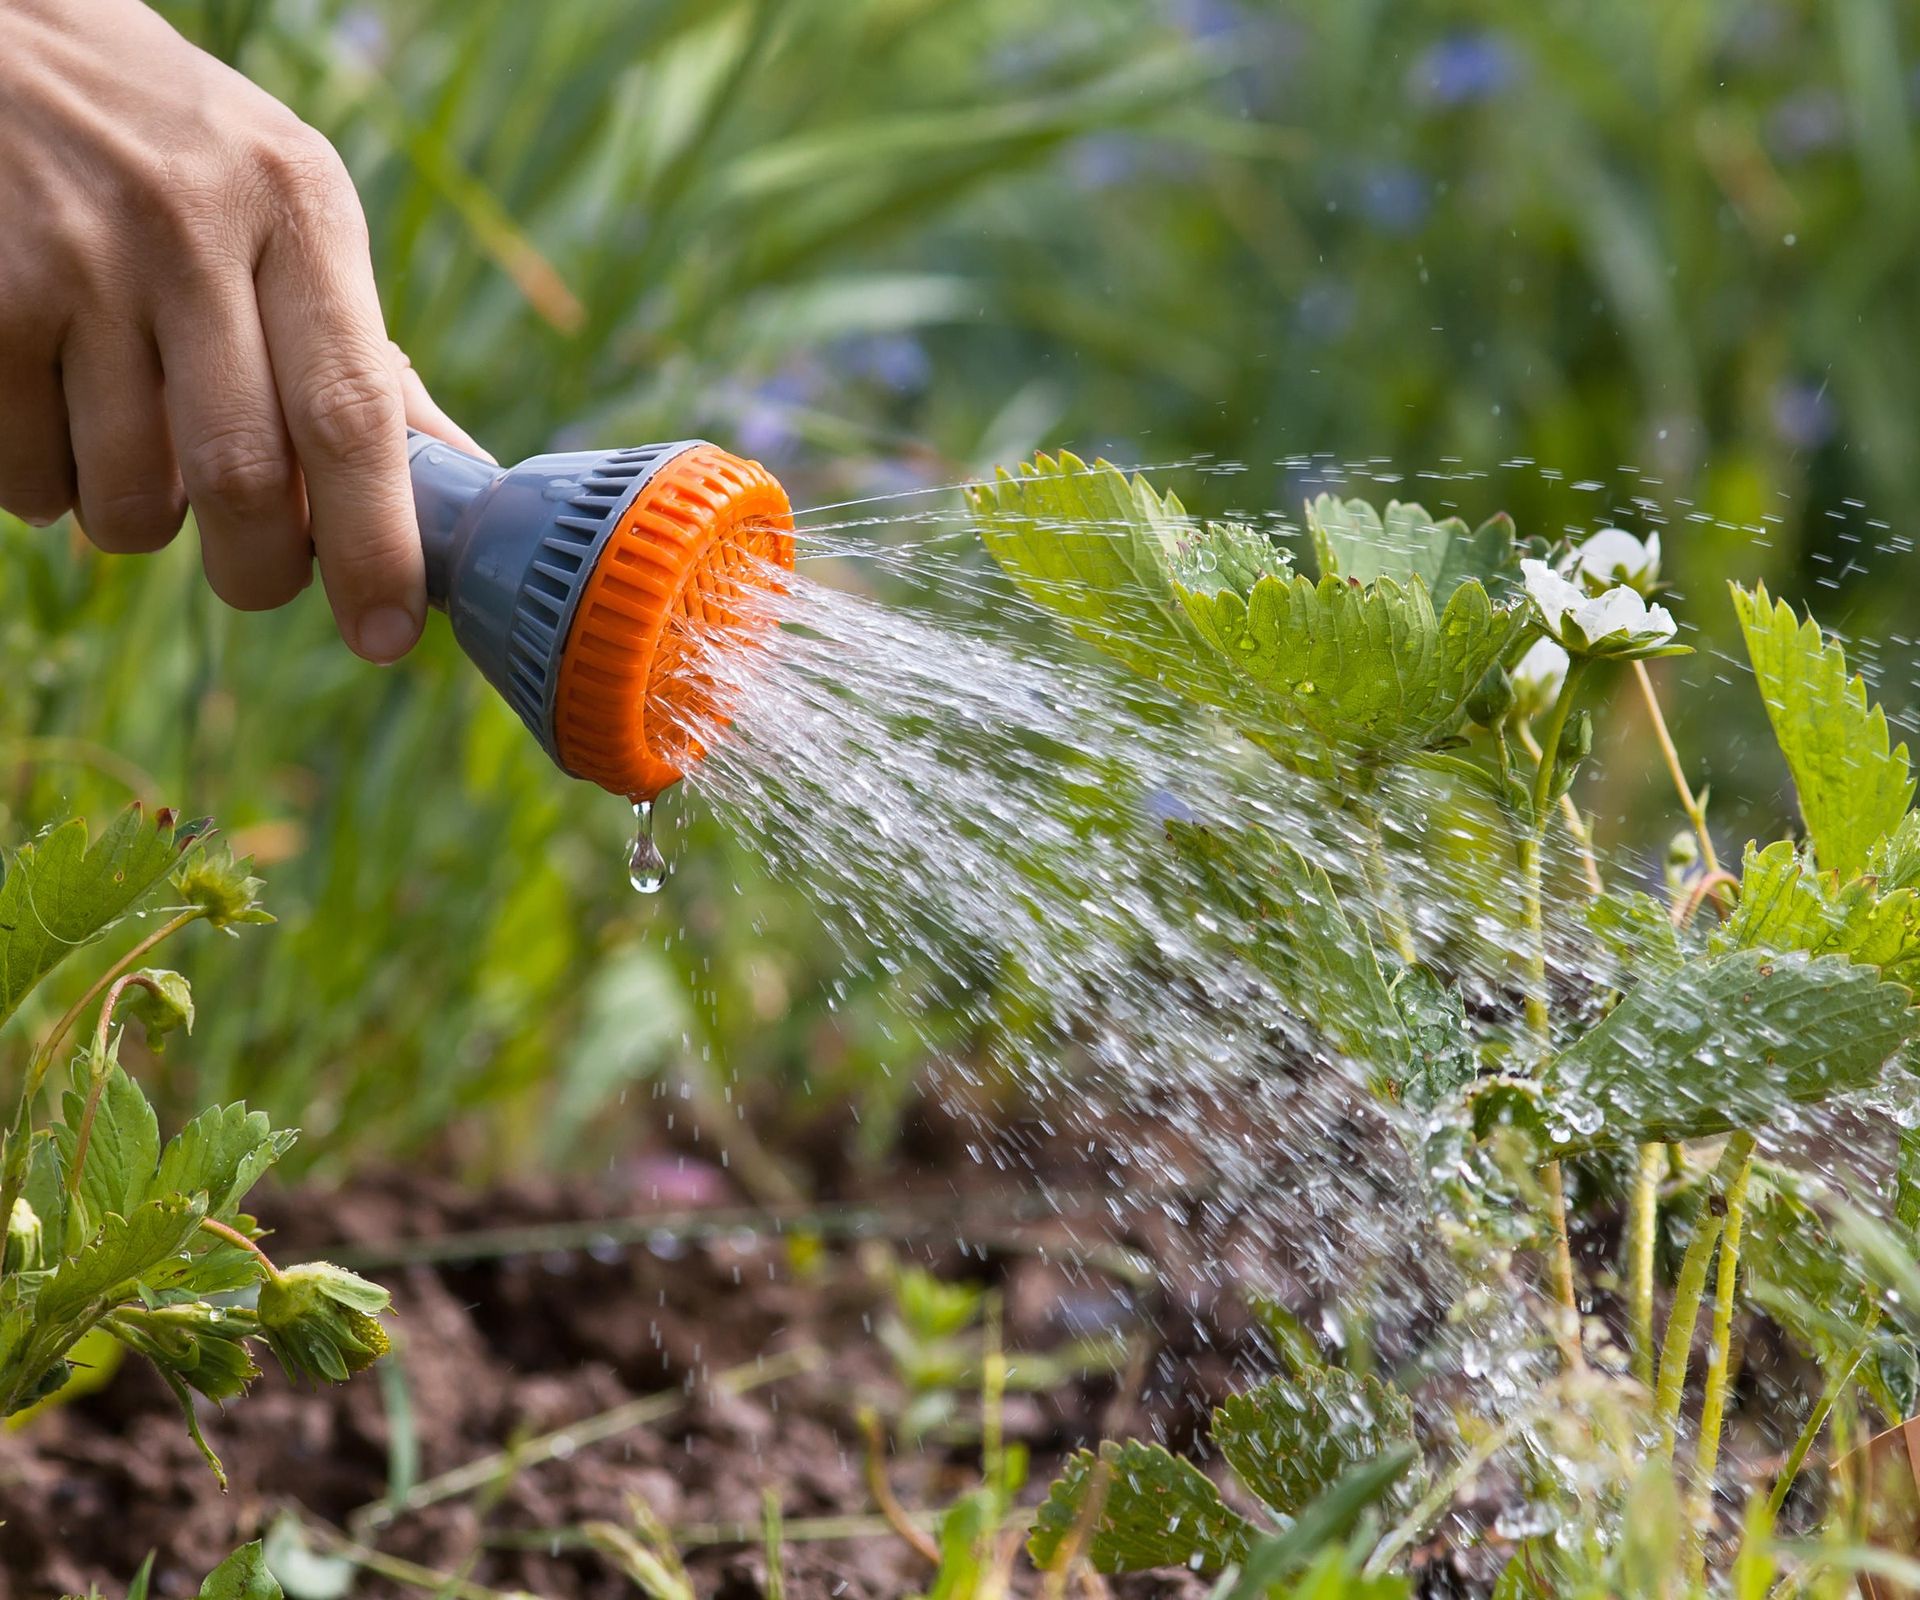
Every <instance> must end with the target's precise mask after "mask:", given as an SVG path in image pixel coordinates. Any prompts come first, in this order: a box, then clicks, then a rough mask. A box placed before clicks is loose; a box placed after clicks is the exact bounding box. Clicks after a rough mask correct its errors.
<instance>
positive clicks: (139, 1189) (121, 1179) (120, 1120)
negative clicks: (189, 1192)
mask: <svg viewBox="0 0 1920 1600" xmlns="http://www.w3.org/2000/svg"><path fill="white" fill-rule="evenodd" d="M112 1048H113V1047H112V1046H111V1045H109V1046H108V1049H109V1051H111V1050H112ZM85 1081H86V1080H85V1078H84V1077H82V1079H81V1083H82V1085H83V1087H79V1088H73V1089H69V1090H68V1091H67V1092H66V1094H65V1095H63V1096H62V1097H61V1115H62V1119H63V1120H62V1121H61V1122H60V1123H58V1124H57V1125H56V1126H55V1127H54V1130H53V1137H54V1140H55V1142H56V1143H57V1144H58V1146H59V1149H60V1160H61V1164H62V1165H63V1166H64V1167H65V1168H66V1169H67V1170H68V1171H69V1172H71V1171H72V1170H73V1167H74V1164H75V1161H76V1160H77V1159H78V1157H79V1151H80V1130H81V1127H82V1125H83V1123H84V1122H85V1118H86V1111H87V1092H86V1089H85V1088H84V1084H85ZM159 1159H160V1123H159V1120H158V1119H157V1118H156V1117H155V1116H154V1114H153V1107H152V1106H150V1105H148V1104H147V1097H146V1096H145V1095H144V1094H142V1093H141V1092H140V1086H139V1085H138V1084H137V1083H135V1082H134V1081H133V1079H132V1078H130V1077H128V1076H127V1072H126V1069H125V1068H123V1067H122V1066H121V1065H120V1064H119V1062H117V1061H111V1062H110V1063H109V1064H108V1065H107V1067H106V1080H105V1083H104V1085H103V1087H102V1089H101V1093H100V1099H99V1103H98V1104H97V1105H96V1106H95V1107H94V1112H93V1122H92V1125H91V1127H89V1128H88V1132H87V1149H86V1165H85V1166H84V1167H83V1168H82V1170H81V1173H80V1199H81V1200H82V1201H83V1202H84V1203H85V1205H86V1208H87V1212H88V1214H89V1215H90V1216H92V1217H94V1218H95V1219H98V1218H101V1217H104V1216H106V1215H107V1214H108V1213H109V1212H113V1213H115V1214H117V1215H119V1216H123V1217H125V1216H131V1215H132V1213H133V1209H134V1207H136V1206H137V1205H139V1204H140V1202H141V1201H142V1200H144V1199H146V1198H147V1195H148V1193H149V1192H150V1190H151V1188H152V1184H153V1169H154V1164H155V1162H157V1161H158V1160H159Z"/></svg>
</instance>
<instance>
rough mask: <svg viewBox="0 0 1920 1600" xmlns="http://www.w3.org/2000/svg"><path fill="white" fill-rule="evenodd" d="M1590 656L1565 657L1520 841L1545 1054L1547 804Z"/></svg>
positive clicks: (1532, 977) (1531, 1018) (1531, 1019)
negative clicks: (1528, 829)
mask: <svg viewBox="0 0 1920 1600" xmlns="http://www.w3.org/2000/svg"><path fill="white" fill-rule="evenodd" d="M1586 666H1587V661H1586V658H1585V657H1584V656H1575V657H1574V658H1573V659H1572V660H1571V661H1569V662H1568V663H1567V675H1566V677H1565V679H1563V680H1562V682H1561V684H1560V694H1559V698H1557V699H1556V700H1555V701H1554V702H1553V709H1552V710H1551V711H1549V712H1548V713H1547V726H1546V732H1545V733H1544V734H1543V735H1542V736H1541V739H1540V761H1539V765H1538V767H1536V768H1535V770H1534V774H1533V817H1532V823H1533V828H1532V832H1531V834H1530V836H1529V837H1528V838H1526V839H1524V840H1522V841H1521V849H1520V873H1521V894H1522V898H1523V901H1524V911H1525V915H1526V924H1527V1027H1528V1029H1529V1030H1530V1031H1531V1032H1532V1034H1533V1037H1534V1042H1535V1044H1537V1045H1538V1046H1539V1050H1540V1054H1541V1055H1543V1056H1544V1055H1545V1054H1546V1052H1547V1045H1548V1042H1549V1040H1550V1038H1551V1027H1550V1024H1551V1016H1550V1013H1549V1010H1548V1002H1547V922H1546V911H1545V906H1544V903H1543V901H1542V898H1541V880H1542V875H1543V869H1544V863H1545V860H1546V843H1547V816H1548V807H1549V806H1550V805H1551V804H1552V802H1553V780H1554V774H1555V771H1556V769H1557V768H1558V767H1559V765H1560V738H1561V735H1562V734H1564V733H1565V732H1566V729H1567V719H1568V718H1569V717H1570V716H1572V715H1573V703H1574V699H1575V697H1576V696H1577V695H1578V694H1579V692H1580V680H1581V679H1582V677H1584V676H1585V672H1586Z"/></svg>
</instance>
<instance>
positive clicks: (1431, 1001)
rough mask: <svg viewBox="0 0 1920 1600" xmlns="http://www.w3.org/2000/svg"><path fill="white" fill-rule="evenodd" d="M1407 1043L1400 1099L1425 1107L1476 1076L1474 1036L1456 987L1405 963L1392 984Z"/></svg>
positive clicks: (1424, 1108) (1464, 1085) (1427, 1109)
mask: <svg viewBox="0 0 1920 1600" xmlns="http://www.w3.org/2000/svg"><path fill="white" fill-rule="evenodd" d="M1393 1004H1394V1009H1395V1010H1396V1011H1397V1012H1398V1013H1399V1015H1400V1020H1401V1024H1402V1027H1403V1031H1404V1035H1405V1038H1406V1046H1407V1068H1406V1071H1405V1073H1404V1074H1403V1076H1402V1080H1401V1083H1400V1086H1399V1088H1400V1098H1401V1099H1403V1100H1405V1101H1406V1102H1407V1103H1408V1104H1409V1105H1411V1106H1413V1107H1414V1108H1415V1109H1416V1110H1420V1111H1430V1110H1432V1109H1433V1108H1434V1107H1435V1106H1437V1105H1439V1104H1440V1102H1441V1101H1443V1100H1444V1099H1446V1098H1447V1097H1448V1096H1449V1095H1451V1094H1453V1093H1454V1092H1455V1091H1456V1090H1458V1089H1463V1088H1465V1087H1466V1086H1467V1085H1468V1084H1469V1083H1471V1082H1473V1080H1474V1079H1475V1078H1476V1077H1477V1076H1479V1072H1480V1062H1479V1058H1478V1056H1477V1055H1476V1054H1475V1053H1474V1048H1473V1035H1472V1034H1471V1033H1470V1032H1469V1031H1468V1028H1467V1011H1466V1002H1465V1001H1464V1000H1463V999H1462V998H1461V995H1460V991H1459V990H1458V989H1455V988H1454V987H1453V986H1452V985H1450V984H1448V983H1446V982H1444V981H1442V980H1441V979H1440V978H1439V977H1438V976H1436V975H1435V974H1434V973H1433V972H1431V971H1430V970H1428V969H1427V968H1426V967H1408V968H1407V969H1406V970H1405V971H1403V972H1402V973H1401V974H1400V975H1399V977H1397V978H1396V979H1395V980H1394V983H1393Z"/></svg>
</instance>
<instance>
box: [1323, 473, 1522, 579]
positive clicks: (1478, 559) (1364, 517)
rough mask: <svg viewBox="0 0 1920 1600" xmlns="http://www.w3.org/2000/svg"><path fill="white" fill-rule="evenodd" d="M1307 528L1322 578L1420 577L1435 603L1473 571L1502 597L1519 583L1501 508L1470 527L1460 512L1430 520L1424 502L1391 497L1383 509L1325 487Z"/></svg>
mask: <svg viewBox="0 0 1920 1600" xmlns="http://www.w3.org/2000/svg"><path fill="white" fill-rule="evenodd" d="M1307 531H1308V533H1309V534H1311V535H1312V537H1313V554H1314V560H1316V561H1317V562H1318V563H1319V564H1320V576H1321V577H1323V578H1348V579H1351V580H1353V581H1354V582H1356V583H1363V584H1369V583H1374V582H1376V581H1378V580H1379V579H1381V578H1390V579H1392V580H1393V581H1394V582H1395V583H1397V584H1399V585H1400V586H1401V587H1402V588H1405V587H1406V586H1407V585H1408V584H1409V583H1410V582H1411V581H1412V580H1413V579H1415V578H1418V579H1419V580H1420V581H1421V583H1423V584H1424V585H1425V586H1426V589H1427V593H1428V594H1430V595H1432V596H1433V603H1434V604H1435V605H1436V606H1444V605H1445V604H1446V603H1447V601H1448V600H1449V599H1451V598H1452V595H1453V591H1454V590H1455V589H1457V588H1459V587H1460V585H1461V584H1463V583H1466V582H1468V581H1469V580H1472V579H1477V580H1478V581H1479V582H1480V583H1481V585H1482V586H1483V587H1484V588H1485V589H1486V590H1487V591H1488V592H1489V593H1490V594H1494V595H1499V596H1502V597H1504V596H1505V595H1506V594H1508V593H1511V592H1514V591H1515V590H1516V589H1517V588H1518V585H1519V579H1520V549H1519V546H1518V543H1517V541H1516V540H1515V538H1514V530H1513V519H1512V518H1511V517H1509V516H1507V515H1506V514H1505V513H1504V512H1501V513H1499V514H1498V515H1495V516H1492V517H1489V518H1488V519H1487V520H1486V521H1485V522H1483V523H1481V524H1480V526H1479V527H1477V528H1475V529H1472V530H1471V531H1469V530H1468V528H1467V525H1466V523H1464V522H1463V521H1461V520H1460V518H1458V517H1448V518H1446V519H1445V520H1444V521H1440V522H1436V521H1434V519H1433V518H1432V517H1430V516H1429V515H1428V514H1427V510H1426V508H1425V507H1424V506H1421V505H1415V504H1409V503H1407V502H1404V501H1399V500H1393V501H1389V502H1388V504H1387V510H1386V515H1385V516H1384V517H1383V516H1382V515H1381V514H1380V512H1378V511H1377V510H1375V509H1374V507H1373V506H1371V505H1370V504H1368V502H1366V501H1365V500H1341V499H1337V498H1336V497H1335V496H1333V495H1330V494H1323V495H1320V496H1319V497H1317V498H1316V499H1314V500H1311V501H1309V502H1308V504H1307Z"/></svg>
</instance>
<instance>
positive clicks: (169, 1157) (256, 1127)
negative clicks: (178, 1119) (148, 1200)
mask: <svg viewBox="0 0 1920 1600" xmlns="http://www.w3.org/2000/svg"><path fill="white" fill-rule="evenodd" d="M297 1137H298V1135H297V1134H296V1133H294V1132H293V1131H292V1130H287V1131H285V1132H281V1133H275V1132H274V1131H273V1128H272V1126H271V1125H270V1124H269V1123H268V1121H267V1114H266V1113H265V1112H264V1111H249V1110H248V1109H247V1108H246V1106H245V1105H243V1104H241V1103H240V1102H239V1101H235V1102H234V1103H233V1104H232V1105H229V1106H215V1107H213V1108H211V1109H210V1110H207V1111H203V1112H201V1113H200V1115H199V1116H197V1117H195V1118H194V1119H193V1121H191V1122H189V1123H188V1124H187V1125H186V1126H185V1127H184V1128H182V1129H181V1130H180V1131H179V1132H178V1133H177V1134H175V1135H174V1136H173V1138H172V1139H170V1140H168V1141H167V1147H166V1149H165V1150H163V1151H162V1152H161V1153H160V1164H159V1171H158V1173H157V1174H156V1176H155V1177H154V1180H153V1188H152V1192H153V1193H154V1194H195V1193H205V1195H206V1196H207V1214H208V1215H209V1216H211V1217H215V1218H218V1219H220V1220H222V1221H225V1220H226V1219H227V1216H228V1213H229V1212H231V1211H232V1209H233V1208H234V1207H235V1206H236V1205H238V1204H239V1203H240V1201H241V1200H242V1199H244V1198H245V1197H246V1194H247V1191H248V1190H249V1189H251V1188H252V1187H253V1186H254V1184H255V1183H257V1182H258V1181H259V1179H260V1175H261V1174H262V1173H263V1172H265V1171H266V1170H267V1168H268V1167H270V1166H272V1165H273V1163H274V1162H276V1161H277V1160H279V1159H280V1157H281V1156H283V1155H285V1154H286V1152H287V1151H288V1150H289V1149H291V1148H292V1147H293V1143H294V1140H295V1139H296V1138H297Z"/></svg>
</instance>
